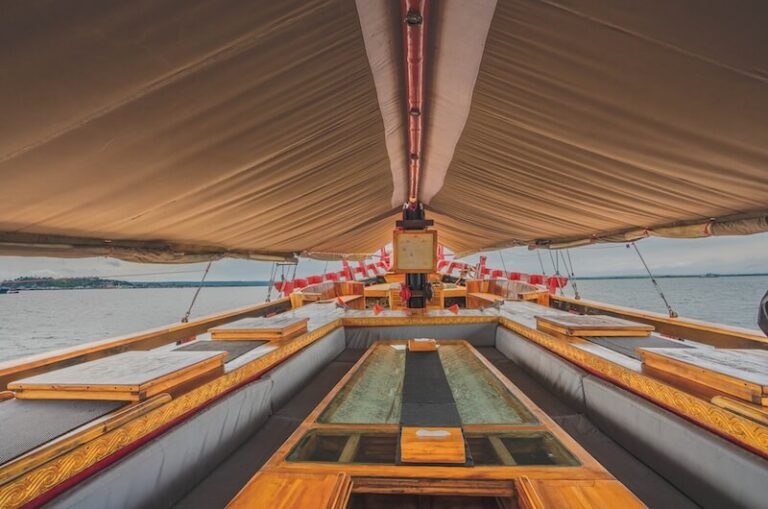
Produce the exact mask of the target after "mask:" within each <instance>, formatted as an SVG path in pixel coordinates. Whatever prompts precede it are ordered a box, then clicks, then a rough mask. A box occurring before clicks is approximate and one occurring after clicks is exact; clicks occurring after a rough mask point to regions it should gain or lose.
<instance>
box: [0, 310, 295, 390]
mask: <svg viewBox="0 0 768 509" xmlns="http://www.w3.org/2000/svg"><path fill="white" fill-rule="evenodd" d="M288 309H290V303H289V300H288V299H287V298H284V299H278V300H274V301H272V302H265V303H262V304H256V305H254V306H246V307H243V308H238V309H235V310H232V311H227V312H224V313H217V314H213V315H209V316H205V317H202V318H198V319H196V320H192V321H190V322H188V323H178V324H174V325H168V326H165V327H160V328H157V329H150V330H146V331H143V332H139V333H135V334H129V335H126V336H118V337H115V338H110V339H103V340H99V341H93V342H90V343H85V344H82V345H77V346H74V347H70V348H65V349H61V350H56V351H53V352H45V353H42V354H38V355H32V356H29V357H23V358H21V359H14V360H12V361H7V362H2V363H0V390H2V389H5V388H6V387H7V386H8V384H9V383H10V382H12V381H14V380H20V379H22V378H28V377H30V376H34V375H39V374H41V373H47V372H48V371H53V370H55V369H59V368H63V367H66V366H71V365H74V364H80V363H82V362H86V361H92V360H95V359H100V358H102V357H106V356H108V355H113V354H116V353H120V352H125V351H128V350H150V349H152V348H157V347H158V346H163V345H167V344H169V343H173V342H174V341H179V340H182V339H186V338H189V337H190V336H195V335H197V334H202V333H205V332H207V331H208V329H210V328H211V327H215V326H217V325H222V324H224V323H228V322H231V321H233V320H238V319H240V318H245V317H251V316H264V315H266V314H269V313H273V312H281V311H287V310H288Z"/></svg>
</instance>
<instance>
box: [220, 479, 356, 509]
mask: <svg viewBox="0 0 768 509" xmlns="http://www.w3.org/2000/svg"><path fill="white" fill-rule="evenodd" d="M351 492H352V481H351V479H350V478H349V476H348V475H346V474H344V473H338V474H293V473H280V472H259V473H258V474H256V475H255V476H254V477H253V479H251V480H250V481H249V482H248V484H246V485H245V487H244V488H243V489H242V490H241V491H240V493H238V494H237V496H236V497H235V498H234V499H232V501H231V502H230V503H229V504H228V505H227V508H229V509H246V508H247V509H252V508H255V507H264V508H267V507H268V508H269V509H342V508H344V507H345V506H346V505H347V502H348V501H349V496H350V494H351Z"/></svg>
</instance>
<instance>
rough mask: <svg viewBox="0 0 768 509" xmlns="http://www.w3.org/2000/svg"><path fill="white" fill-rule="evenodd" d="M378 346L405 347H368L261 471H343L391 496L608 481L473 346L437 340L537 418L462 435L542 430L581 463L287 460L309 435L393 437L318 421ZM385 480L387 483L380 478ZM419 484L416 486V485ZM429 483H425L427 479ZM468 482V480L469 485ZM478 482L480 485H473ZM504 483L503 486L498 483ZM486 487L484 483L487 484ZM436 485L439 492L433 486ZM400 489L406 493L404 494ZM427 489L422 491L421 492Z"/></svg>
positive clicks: (478, 427) (359, 486)
mask: <svg viewBox="0 0 768 509" xmlns="http://www.w3.org/2000/svg"><path fill="white" fill-rule="evenodd" d="M381 344H406V342H405V341H380V342H377V343H376V344H374V345H372V346H371V347H370V348H369V349H368V350H367V351H366V353H365V354H364V355H363V356H362V357H361V358H360V360H358V361H357V363H355V365H354V366H353V368H352V369H351V370H350V371H349V372H347V374H346V375H345V376H344V377H343V378H342V379H341V380H340V381H339V383H338V384H336V386H335V387H334V388H333V389H332V390H331V391H330V392H329V393H328V394H327V395H326V396H325V398H323V400H322V401H321V402H320V404H318V405H317V407H315V409H314V410H313V411H312V412H311V413H310V414H309V416H308V417H307V418H306V419H305V420H304V421H303V422H302V423H301V425H300V426H299V427H298V428H297V429H296V431H295V432H294V433H293V434H292V435H291V436H290V437H289V438H288V440H286V441H285V443H283V445H282V446H280V448H279V449H278V450H277V452H275V454H274V455H273V456H272V457H271V458H270V460H269V461H268V462H267V463H266V464H265V465H264V466H263V467H262V469H261V471H280V472H284V473H310V472H315V473H318V472H322V473H330V472H344V473H346V474H348V475H350V476H352V479H353V486H352V490H353V492H366V493H392V492H394V491H397V492H408V490H409V488H408V486H411V487H412V489H413V491H412V492H414V493H416V492H418V493H425V492H429V493H445V494H454V495H462V494H464V495H468V494H474V495H477V494H487V495H488V496H499V494H500V493H508V492H510V490H512V489H513V488H512V484H511V482H512V481H513V480H514V479H517V478H519V477H521V476H527V477H529V478H531V479H582V480H589V479H591V480H596V479H613V477H612V476H611V475H610V474H609V473H608V472H607V471H606V470H605V469H604V468H603V467H602V466H601V465H600V464H599V463H598V462H597V461H596V460H595V459H594V458H593V457H592V456H591V455H590V454H589V453H588V452H587V451H586V450H584V449H583V448H582V447H581V446H580V445H579V444H578V443H577V442H576V441H575V440H573V439H572V438H571V437H570V436H569V435H568V434H567V433H566V432H565V431H563V430H562V429H561V428H560V427H559V426H558V425H557V424H556V423H555V422H554V421H553V420H552V419H551V418H550V417H549V416H547V415H546V414H545V413H544V412H543V411H542V410H541V409H539V408H538V407H537V406H536V405H535V404H534V403H533V401H531V400H530V399H529V398H528V397H527V396H526V395H525V394H524V393H523V392H522V391H521V390H520V389H518V388H517V387H516V386H515V385H514V384H513V383H512V382H510V381H509V380H508V379H507V378H506V377H505V376H504V375H503V374H501V372H499V371H498V369H496V368H495V367H494V366H493V365H492V364H491V363H490V362H489V361H488V360H487V359H486V358H485V357H484V356H483V355H481V354H480V353H479V352H478V351H477V350H475V348H474V347H472V345H470V344H469V343H468V342H466V341H463V340H446V341H440V342H439V344H443V345H445V344H460V345H463V346H464V347H466V348H468V349H469V351H470V352H472V354H473V355H475V356H476V357H477V358H478V359H479V360H480V362H481V363H482V364H483V366H484V367H485V368H486V369H488V370H489V371H490V372H491V373H492V374H493V375H494V376H495V377H497V378H498V379H499V381H501V383H502V384H503V385H504V387H505V388H506V389H507V390H509V391H510V392H511V393H512V394H513V395H514V396H515V397H516V398H518V399H519V400H520V401H521V402H522V403H523V404H524V405H525V406H526V407H527V408H528V410H529V411H530V412H531V413H532V414H533V415H534V416H535V417H536V418H537V419H538V420H539V423H540V424H538V425H499V424H490V425H485V424H475V425H465V426H464V427H463V428H464V431H465V434H476V433H488V432H510V431H546V432H549V433H551V434H552V435H553V436H554V437H555V438H556V439H557V440H558V441H559V442H560V443H561V444H562V445H563V446H564V447H565V448H566V449H567V450H568V451H569V452H570V453H571V454H572V455H573V456H574V457H575V458H576V459H577V460H578V461H579V462H580V463H581V465H580V466H474V467H471V468H461V467H451V466H410V465H409V466H405V465H394V464H392V465H386V464H378V465H370V464H351V463H320V462H305V463H301V462H292V461H287V460H286V457H287V456H288V455H289V454H290V452H291V451H292V450H293V449H294V447H295V446H296V445H297V444H298V443H299V441H300V440H301V439H302V438H303V437H304V436H305V434H306V433H308V432H310V431H320V432H323V431H325V432H342V431H346V432H348V433H350V434H353V433H355V432H360V433H376V432H379V433H386V434H394V433H397V432H398V430H399V428H400V425H399V424H363V425H360V424H357V425H355V424H335V423H334V424H324V423H320V422H317V420H318V418H319V417H320V415H321V414H322V413H323V411H325V409H326V408H327V407H328V405H330V403H331V402H332V401H333V399H334V398H335V397H336V395H337V394H338V393H339V392H340V391H341V390H342V388H343V387H344V386H345V385H346V384H347V383H348V382H349V381H350V380H351V379H352V377H354V376H355V374H356V373H357V372H358V370H359V369H360V367H361V366H362V365H363V364H364V363H365V362H366V360H367V359H368V357H369V356H370V355H371V353H372V352H373V351H374V349H375V348H376V347H377V346H378V345H381ZM384 478H386V479H384ZM415 480H418V483H415V484H414V482H415ZM426 480H429V481H426ZM469 481H471V482H469ZM478 481H481V482H478ZM503 481H507V483H505V482H503ZM486 483H487V484H486ZM437 486H439V488H438V487H437ZM404 490H405V491H404ZM425 490H426V491H425Z"/></svg>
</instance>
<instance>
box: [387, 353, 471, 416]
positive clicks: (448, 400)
mask: <svg viewBox="0 0 768 509" xmlns="http://www.w3.org/2000/svg"><path fill="white" fill-rule="evenodd" d="M402 403H403V404H402V413H401V415H400V424H402V425H403V426H426V427H438V428H450V427H461V417H459V410H458V409H457V408H456V402H455V401H454V400H453V393H452V392H451V387H450V386H449V385H448V379H447V378H446V376H445V371H443V364H442V363H441V362H440V356H439V355H438V354H437V352H411V351H406V353H405V378H404V380H403V394H402Z"/></svg>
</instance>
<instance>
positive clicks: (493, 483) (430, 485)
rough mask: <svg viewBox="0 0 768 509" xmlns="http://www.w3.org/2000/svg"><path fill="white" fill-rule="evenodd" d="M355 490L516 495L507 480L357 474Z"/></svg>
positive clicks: (486, 495)
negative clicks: (392, 476)
mask: <svg viewBox="0 0 768 509" xmlns="http://www.w3.org/2000/svg"><path fill="white" fill-rule="evenodd" d="M352 492H353V493H405V494H409V495H461V496H484V497H502V498H507V497H512V496H514V495H515V490H514V487H513V484H512V482H511V481H508V480H480V479H471V480H470V479H468V480H463V479H393V478H391V477H355V478H353V479H352Z"/></svg>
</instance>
